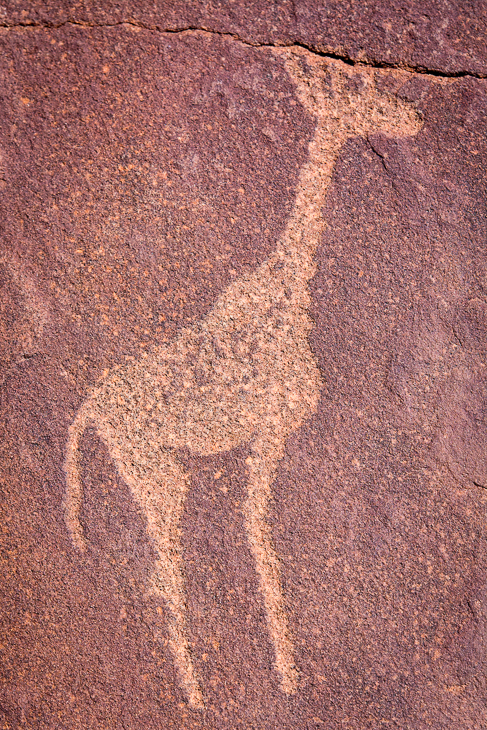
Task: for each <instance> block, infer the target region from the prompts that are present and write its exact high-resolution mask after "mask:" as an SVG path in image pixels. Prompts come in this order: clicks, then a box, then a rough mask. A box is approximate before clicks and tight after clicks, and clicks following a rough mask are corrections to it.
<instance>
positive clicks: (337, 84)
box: [278, 49, 422, 140]
mask: <svg viewBox="0 0 487 730" xmlns="http://www.w3.org/2000/svg"><path fill="white" fill-rule="evenodd" d="M278 53H279V54H282V55H284V53H285V65H286V69H287V71H288V73H289V75H290V77H291V79H292V80H293V82H294V84H295V85H296V90H297V94H298V98H299V101H300V102H301V104H302V105H303V106H304V107H305V109H306V110H307V111H308V112H310V113H311V114H312V115H313V116H314V117H315V118H316V120H317V123H318V126H319V127H321V128H322V129H327V130H328V132H329V134H330V135H334V136H337V137H338V138H340V139H342V140H343V139H344V138H347V137H355V136H360V137H367V136H368V135H371V134H376V133H381V134H385V135H387V136H389V137H410V136H414V135H415V134H417V132H419V130H420V129H421V126H422V121H421V117H420V115H419V114H418V112H417V110H416V109H415V108H414V106H413V105H412V104H410V103H408V102H406V101H404V100H402V99H399V98H397V97H396V96H393V95H391V94H389V93H387V92H386V91H382V90H379V89H378V88H377V86H376V74H377V72H376V71H375V70H374V69H370V68H367V67H365V66H363V67H360V71H359V72H357V70H356V69H354V68H352V67H350V66H348V65H347V64H345V63H343V62H342V61H337V60H334V59H326V61H324V60H323V59H320V58H317V57H314V56H313V55H312V54H310V53H308V52H306V51H297V50H294V51H293V52H291V53H290V52H289V51H288V50H287V51H283V50H282V49H279V51H278ZM390 73H395V75H398V73H400V72H390Z"/></svg>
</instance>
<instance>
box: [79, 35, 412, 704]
mask: <svg viewBox="0 0 487 730" xmlns="http://www.w3.org/2000/svg"><path fill="white" fill-rule="evenodd" d="M276 53H277V54H278V55H279V56H280V57H282V58H283V59H284V63H285V65H286V68H287V71H288V73H289V75H290V77H291V79H292V80H293V82H294V84H295V86H296V89H297V94H298V97H299V100H300V102H301V103H302V104H303V105H304V107H305V108H306V109H307V110H308V112H309V113H310V114H311V115H313V117H314V118H315V120H316V127H315V131H314V135H313V138H312V139H311V141H310V143H309V154H308V159H307V162H306V164H305V165H304V166H303V168H302V169H301V172H300V175H299V181H298V185H297V191H296V200H295V204H294V207H293V210H292V213H291V215H290V217H289V220H288V222H287V225H286V227H285V230H284V232H283V233H282V236H281V238H280V240H279V241H278V243H277V247H276V249H275V251H274V252H273V253H272V254H271V255H270V257H269V258H268V259H267V260H266V261H265V262H264V263H263V264H262V265H261V266H259V268H258V269H257V270H256V271H254V272H253V273H249V274H248V275H245V276H243V277H242V278H240V279H239V280H237V281H235V282H234V283H232V284H231V285H230V286H229V287H228V289H227V290H226V291H224V292H223V293H222V294H221V295H220V297H219V298H218V299H217V301H216V302H215V305H214V306H213V308H212V309H211V311H210V312H209V314H208V315H207V316H206V317H205V318H204V319H203V320H202V321H200V322H197V323H196V324H194V325H193V326H191V327H188V328H186V329H183V330H182V331H181V332H180V334H179V337H178V338H177V339H176V340H175V341H174V342H173V343H172V344H171V345H169V346H167V347H158V348H156V349H154V350H153V352H152V353H151V354H150V355H149V356H148V357H146V358H145V359H141V360H140V361H139V362H136V363H135V364H130V365H123V366H120V367H117V368H115V369H114V370H112V371H111V372H110V373H109V374H108V376H107V377H106V378H105V379H104V380H103V381H102V382H101V383H100V384H99V385H98V386H97V387H96V388H95V389H94V390H93V391H92V393H91V395H89V397H88V398H87V399H86V401H85V402H84V403H83V405H82V406H81V408H80V410H79V411H78V413H77V415H76V418H75V420H74V422H73V424H72V425H71V427H70V429H69V441H68V445H67V455H66V477H67V492H66V503H65V517H66V524H67V527H68V530H69V532H70V534H71V537H72V540H73V542H74V544H75V545H76V547H77V548H79V549H80V550H83V549H84V548H85V537H84V534H83V529H82V526H81V524H80V520H79V512H80V506H81V500H82V485H81V481H80V475H79V472H80V462H79V459H80V456H79V441H80V437H81V435H82V433H83V431H84V430H85V429H86V428H87V426H89V425H92V426H94V427H95V428H96V430H97V432H98V434H99V436H100V438H101V439H102V440H103V441H104V442H105V444H107V447H108V449H109V452H110V454H111V456H112V458H113V460H114V462H115V464H116V467H117V469H118V471H119V473H120V475H121V476H122V478H123V479H124V480H125V481H126V483H127V484H128V485H129V486H130V489H131V491H132V493H133V495H134V497H135V499H136V500H137V502H138V503H139V505H140V506H141V508H142V510H143V512H144V514H145V516H146V518H147V529H148V532H149V535H150V537H151V538H152V540H153V541H154V545H155V548H156V551H157V556H158V557H157V561H156V564H155V566H154V572H153V576H152V588H151V590H152V591H153V592H154V593H155V594H156V595H157V596H159V597H160V598H162V599H164V601H165V604H166V607H167V621H168V626H169V629H168V630H169V641H170V646H171V649H172V652H173V655H174V659H175V662H176V665H177V668H178V671H179V676H180V680H181V682H182V684H183V686H184V689H185V691H186V694H187V697H188V700H189V702H190V704H191V705H192V706H194V707H202V706H203V695H202V691H201V688H200V685H199V682H198V679H197V674H196V672H195V668H194V665H193V659H192V656H191V652H190V649H189V644H188V638H187V630H186V618H185V592H184V577H183V564H182V555H181V546H180V530H181V526H180V520H181V515H182V513H183V509H184V502H185V498H186V495H187V493H188V490H189V488H190V479H189V476H188V475H187V474H186V473H185V472H184V470H183V468H182V466H181V464H180V462H179V460H178V456H177V450H178V449H179V448H182V447H185V448H188V449H189V450H191V451H192V452H194V453H196V454H203V455H208V454H216V453H218V452H223V451H227V450H229V449H232V448H234V447H236V446H238V445H239V444H249V448H250V456H249V458H248V459H247V464H248V484H247V497H246V501H245V504H244V509H243V512H244V521H245V529H246V532H247V536H248V541H249V545H250V549H251V552H252V555H253V557H254V560H255V566H256V569H257V573H258V577H259V585H260V591H261V593H262V597H263V601H264V605H265V612H266V617H267V623H268V630H269V634H270V636H271V639H272V642H273V645H274V651H275V668H276V670H277V672H278V673H279V676H280V680H281V687H282V690H283V691H284V692H285V693H287V694H291V693H293V692H295V690H296V688H297V683H298V671H297V668H296V666H295V662H294V649H293V641H292V637H291V632H290V630H289V624H288V619H287V616H286V611H285V607H284V598H283V594H282V590H281V581H280V567H279V559H278V556H277V554H276V551H275V548H274V545H273V541H272V536H271V531H270V527H269V524H268V522H267V513H268V507H269V500H270V497H271V487H272V483H273V480H274V478H275V475H276V471H277V467H278V463H279V460H280V459H281V458H282V456H283V453H284V447H285V443H286V439H287V437H288V436H289V434H290V433H291V432H292V431H294V430H296V429H297V428H299V427H300V426H301V425H302V424H303V422H304V421H305V420H306V418H308V417H309V416H310V414H312V413H313V412H314V411H315V410H316V408H317V404H318V399H319V395H320V391H321V388H322V380H321V376H320V372H319V370H318V367H317V365H316V362H315V359H314V357H313V354H312V352H311V349H310V346H309V343H308V333H309V331H310V329H311V326H312V321H311V319H310V316H309V314H308V309H309V305H310V295H309V291H308V281H309V279H310V278H311V277H312V276H313V274H314V272H315V263H314V256H315V252H316V247H317V245H318V242H319V238H320V233H321V230H322V226H323V221H322V215H321V210H322V207H323V202H324V199H325V195H326V191H327V189H328V186H329V184H330V180H331V177H332V173H333V168H334V165H335V162H336V160H337V157H338V155H339V153H340V149H341V148H342V146H343V144H344V143H345V142H346V140H347V139H348V138H350V137H354V136H367V135H369V134H374V133H377V132H381V133H384V134H387V135H389V136H394V137H401V136H408V135H414V134H416V132H417V131H418V130H419V129H420V126H421V123H420V120H419V117H418V115H417V113H416V112H415V110H414V109H413V108H412V107H411V105H409V104H407V103H405V102H402V101H400V100H398V99H396V98H394V97H392V96H389V95H387V94H385V93H380V92H379V91H378V90H377V89H376V87H375V83H374V74H373V72H372V71H367V70H365V69H361V71H360V75H357V74H356V72H355V73H354V72H352V70H351V69H349V68H348V67H347V66H346V65H345V64H343V63H341V62H339V61H331V60H327V61H326V62H323V63H320V62H319V61H318V60H317V59H315V58H310V56H309V54H307V53H306V52H305V51H303V52H290V51H289V50H284V49H282V50H277V51H276Z"/></svg>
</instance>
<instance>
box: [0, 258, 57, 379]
mask: <svg viewBox="0 0 487 730" xmlns="http://www.w3.org/2000/svg"><path fill="white" fill-rule="evenodd" d="M2 270H3V271H2ZM3 276H6V280H5V284H7V281H8V280H10V283H11V284H12V285H13V288H14V291H15V292H16V295H18V298H19V303H18V304H17V305H13V304H12V297H8V298H5V303H4V304H3V303H2V304H0V343H1V346H0V364H2V365H5V366H6V365H8V364H9V363H12V362H15V361H16V360H17V358H18V357H19V356H31V355H33V354H34V352H35V351H36V348H37V347H39V344H40V342H41V341H42V339H43V336H44V330H45V328H46V326H47V325H48V324H49V321H50V315H49V308H48V305H47V304H46V301H45V299H44V297H43V295H42V294H41V292H40V291H39V289H38V287H37V286H36V284H35V281H34V277H33V276H32V274H30V273H29V271H28V269H27V266H26V265H25V264H24V262H23V261H22V260H21V259H20V257H19V256H18V255H17V254H15V253H14V252H9V253H8V254H4V253H2V254H0V278H3ZM14 299H16V297H14ZM7 302H8V305H7ZM3 307H5V309H4V308H3ZM2 310H3V311H2ZM13 318H15V327H13V321H12V319H13Z"/></svg>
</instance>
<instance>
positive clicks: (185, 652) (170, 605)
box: [116, 450, 203, 708]
mask: <svg viewBox="0 0 487 730" xmlns="http://www.w3.org/2000/svg"><path fill="white" fill-rule="evenodd" d="M116 461H117V464H118V466H119V470H120V474H121V476H122V477H123V478H124V479H125V481H126V482H127V484H128V485H129V486H130V488H131V490H132V492H133V494H134V496H135V498H136V500H137V502H138V503H139V504H140V506H141V507H142V509H143V511H144V514H145V516H146V519H147V528H148V532H149V535H150V537H151V538H152V540H153V541H154V544H155V548H156V551H157V561H156V564H155V566H154V571H153V574H152V579H151V588H150V593H151V594H152V595H155V596H157V597H159V598H162V599H163V600H164V602H165V604H166V608H167V614H168V615H167V620H168V634H169V645H170V648H171V651H172V653H173V656H174V661H175V664H176V666H177V669H178V673H179V677H180V680H181V683H182V685H183V687H184V690H185V692H186V694H187V697H188V701H189V703H190V705H192V706H193V707H195V708H202V707H203V697H202V693H201V690H200V687H199V683H198V680H197V678H196V674H195V671H194V667H193V661H192V658H191V652H190V648H189V642H188V637H187V630H186V605H185V603H186V602H185V595H184V578H183V561H182V549H181V540H180V532H181V531H180V521H181V516H182V513H183V510H184V503H185V497H186V493H187V491H188V486H189V480H188V477H187V475H186V474H185V472H184V471H183V469H182V467H181V465H180V464H179V463H178V461H177V460H176V458H175V457H174V456H172V454H171V453H170V452H168V451H163V450H157V452H156V453H154V454H151V455H148V454H147V453H144V455H143V457H142V458H141V456H140V455H137V457H136V458H135V459H128V460H127V462H126V464H127V465H128V468H127V466H126V465H125V464H123V463H121V460H120V459H117V460H116ZM134 463H135V464H137V465H143V469H142V468H137V474H135V473H134V472H135V469H134Z"/></svg>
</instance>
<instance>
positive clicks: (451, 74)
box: [0, 20, 487, 80]
mask: <svg viewBox="0 0 487 730" xmlns="http://www.w3.org/2000/svg"><path fill="white" fill-rule="evenodd" d="M67 26H73V27H79V28H118V27H121V26H129V27H132V28H137V29H139V30H147V31H150V32H155V33H160V34H161V35H178V34H180V35H183V34H186V33H188V34H189V33H205V34H208V35H216V36H221V37H224V38H231V39H233V40H234V41H235V42H237V43H242V44H243V45H244V46H249V47H250V48H301V49H304V50H305V51H308V52H309V53H311V54H313V55H315V56H320V57H322V58H331V59H334V60H336V61H342V62H343V63H346V64H348V65H349V66H357V67H367V68H376V69H383V70H387V69H391V70H392V69H395V70H401V71H406V72H409V73H411V74H421V75H426V76H434V77H437V78H438V77H439V78H444V79H456V78H465V77H466V78H474V79H480V80H483V79H487V72H485V73H480V72H474V71H442V70H441V69H431V68H428V67H427V66H422V65H414V66H413V65H410V64H408V63H403V62H396V63H393V62H391V63H387V62H385V61H377V60H375V59H372V58H368V59H367V58H366V59H363V58H362V59H360V60H357V59H355V58H352V57H351V56H350V55H348V54H345V53H336V52H334V51H330V50H321V49H319V48H317V47H316V46H314V45H312V44H308V43H304V42H302V41H296V40H294V41H289V42H286V41H282V42H279V41H276V42H274V43H271V42H269V43H261V42H258V41H251V40H247V39H245V38H242V37H241V36H239V35H238V34H237V33H231V32H230V31H220V30H215V29H213V28H205V27H204V26H186V27H179V28H178V27H176V28H159V27H158V26H156V25H147V24H145V23H142V22H139V21H136V20H120V21H118V22H116V23H91V22H89V21H79V20H65V21H63V22H62V23H38V22H35V21H32V22H29V21H24V22H17V23H5V22H0V28H4V29H6V30H28V29H32V30H34V29H35V30H39V29H43V30H58V29H59V28H64V27H67Z"/></svg>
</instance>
